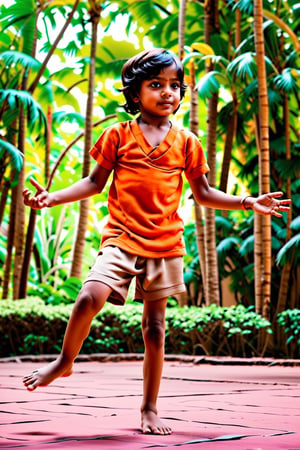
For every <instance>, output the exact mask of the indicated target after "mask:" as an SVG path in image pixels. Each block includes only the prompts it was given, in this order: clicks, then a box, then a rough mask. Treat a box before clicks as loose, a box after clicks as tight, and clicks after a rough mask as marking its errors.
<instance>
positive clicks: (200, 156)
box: [185, 133, 209, 180]
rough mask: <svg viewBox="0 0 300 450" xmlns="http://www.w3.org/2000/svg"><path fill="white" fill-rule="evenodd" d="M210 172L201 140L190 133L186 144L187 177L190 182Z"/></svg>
mask: <svg viewBox="0 0 300 450" xmlns="http://www.w3.org/2000/svg"><path fill="white" fill-rule="evenodd" d="M207 172H209V167H208V164H207V160H206V156H205V153H204V151H203V149H202V146H201V143H200V141H199V139H198V138H197V137H196V136H194V135H193V134H192V133H188V136H187V142H186V162H185V175H186V177H187V179H188V180H194V179H196V178H199V177H201V176H202V175H204V174H205V173H207Z"/></svg>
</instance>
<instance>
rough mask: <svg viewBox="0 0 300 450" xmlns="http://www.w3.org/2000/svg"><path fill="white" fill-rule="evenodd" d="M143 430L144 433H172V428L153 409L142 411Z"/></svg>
mask: <svg viewBox="0 0 300 450" xmlns="http://www.w3.org/2000/svg"><path fill="white" fill-rule="evenodd" d="M141 427H142V431H143V433H144V434H171V433H172V429H171V428H170V427H168V426H167V425H164V423H163V422H162V421H161V420H160V418H159V417H158V416H157V414H156V413H155V412H154V411H151V410H145V411H142V424H141Z"/></svg>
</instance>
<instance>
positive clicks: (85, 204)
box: [71, 3, 101, 278]
mask: <svg viewBox="0 0 300 450" xmlns="http://www.w3.org/2000/svg"><path fill="white" fill-rule="evenodd" d="M92 8H93V9H92V10H91V12H90V15H91V21H92V41H91V55H90V60H91V62H90V72H89V88H88V98H87V108H86V111H87V112H86V120H85V141H84V155H83V166H82V177H83V178H84V177H87V176H88V174H89V172H90V154H89V150H90V148H91V146H92V128H93V100H94V84H95V59H96V50H97V29H98V23H99V19H100V13H101V7H100V6H99V7H97V6H96V5H95V4H94V3H93V5H92ZM88 214H89V199H84V200H81V202H80V212H79V221H78V224H77V233H76V239H75V246H74V253H73V258H72V267H71V277H77V278H81V273H82V262H83V253H84V245H85V234H86V229H87V225H88Z"/></svg>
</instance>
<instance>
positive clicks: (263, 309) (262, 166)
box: [254, 0, 272, 319]
mask: <svg viewBox="0 0 300 450" xmlns="http://www.w3.org/2000/svg"><path fill="white" fill-rule="evenodd" d="M254 41H255V51H256V61H257V81H258V104H259V132H258V137H259V142H260V153H259V186H260V193H266V192H269V191H270V151H269V104H268V91H267V77H266V67H265V59H264V58H265V46H264V35H263V6H262V0H255V1H254ZM262 239H263V243H264V245H263V277H262V280H261V283H262V296H263V304H262V305H260V307H259V308H258V305H257V309H259V312H260V313H262V315H263V317H265V318H266V319H270V303H271V267H272V262H271V254H272V247H271V217H270V216H263V217H262Z"/></svg>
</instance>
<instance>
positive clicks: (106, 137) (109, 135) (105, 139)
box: [90, 126, 120, 170]
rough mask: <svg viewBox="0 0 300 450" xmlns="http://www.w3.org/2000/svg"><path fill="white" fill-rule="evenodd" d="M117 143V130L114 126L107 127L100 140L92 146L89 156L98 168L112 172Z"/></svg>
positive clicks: (118, 139)
mask: <svg viewBox="0 0 300 450" xmlns="http://www.w3.org/2000/svg"><path fill="white" fill-rule="evenodd" d="M119 142H120V138H119V134H118V130H117V129H116V127H114V126H112V127H109V128H107V129H106V130H104V131H103V133H102V134H101V136H100V138H99V139H98V140H97V141H96V143H95V144H94V145H93V147H92V148H91V150H90V155H91V156H92V157H93V158H94V159H95V161H97V163H98V164H99V165H100V166H102V167H104V168H105V169H108V170H112V169H113V168H114V167H115V164H116V159H117V151H118V147H119Z"/></svg>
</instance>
